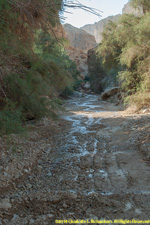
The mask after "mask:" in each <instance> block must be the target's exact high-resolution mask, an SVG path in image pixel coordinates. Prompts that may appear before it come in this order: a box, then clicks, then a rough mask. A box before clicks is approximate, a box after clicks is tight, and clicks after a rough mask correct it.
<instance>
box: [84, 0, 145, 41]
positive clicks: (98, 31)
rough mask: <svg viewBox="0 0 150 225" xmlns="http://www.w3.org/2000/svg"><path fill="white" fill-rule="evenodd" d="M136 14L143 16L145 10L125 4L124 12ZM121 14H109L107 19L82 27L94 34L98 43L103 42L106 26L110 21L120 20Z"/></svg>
mask: <svg viewBox="0 0 150 225" xmlns="http://www.w3.org/2000/svg"><path fill="white" fill-rule="evenodd" d="M125 13H127V14H134V15H135V16H142V15H143V10H142V8H138V9H135V8H133V6H132V5H131V3H130V2H129V3H127V4H125V5H124V7H123V9H122V14H125ZM120 16H121V15H116V16H109V17H107V18H105V19H102V20H100V21H99V22H97V23H94V24H89V25H85V26H83V27H81V29H82V30H84V31H86V32H87V33H89V34H91V35H94V37H95V39H96V41H97V43H101V41H102V32H103V31H104V28H105V26H106V25H107V24H108V22H109V21H113V22H116V21H117V20H119V18H120Z"/></svg>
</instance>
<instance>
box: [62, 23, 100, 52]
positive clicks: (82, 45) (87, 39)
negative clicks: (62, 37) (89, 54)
mask: <svg viewBox="0 0 150 225" xmlns="http://www.w3.org/2000/svg"><path fill="white" fill-rule="evenodd" d="M63 27H64V30H65V32H66V36H67V38H68V40H69V41H70V44H71V46H73V47H74V48H78V49H81V50H85V51H88V50H89V49H91V48H94V47H95V46H96V45H97V43H96V41H95V37H94V36H93V35H90V34H88V33H87V32H85V31H84V30H81V29H78V28H76V27H73V26H72V25H70V24H65V25H64V26H63Z"/></svg>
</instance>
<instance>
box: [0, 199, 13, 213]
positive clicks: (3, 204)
mask: <svg viewBox="0 0 150 225" xmlns="http://www.w3.org/2000/svg"><path fill="white" fill-rule="evenodd" d="M11 207H12V205H11V204H10V200H9V199H8V198H4V199H2V200H0V209H6V210H7V209H10V208H11Z"/></svg>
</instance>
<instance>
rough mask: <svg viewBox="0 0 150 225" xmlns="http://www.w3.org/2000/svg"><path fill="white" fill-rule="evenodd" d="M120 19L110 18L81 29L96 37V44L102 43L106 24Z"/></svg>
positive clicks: (117, 16)
mask: <svg viewBox="0 0 150 225" xmlns="http://www.w3.org/2000/svg"><path fill="white" fill-rule="evenodd" d="M119 18H120V15H116V16H109V17H107V18H105V19H102V20H100V21H99V22H97V23H94V24H88V25H85V26H83V27H81V29H82V30H84V31H86V32H87V33H89V34H91V35H94V37H95V39H96V42H97V43H100V42H101V41H102V32H103V31H104V28H105V26H106V24H108V22H109V21H114V22H115V21H117V20H118V19H119Z"/></svg>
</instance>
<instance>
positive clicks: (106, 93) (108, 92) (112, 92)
mask: <svg viewBox="0 0 150 225" xmlns="http://www.w3.org/2000/svg"><path fill="white" fill-rule="evenodd" d="M118 92H119V88H118V87H112V88H107V89H106V90H105V91H104V92H103V93H102V94H101V98H102V99H103V100H104V101H106V100H107V99H108V98H109V97H111V96H113V95H116V94H117V93H118Z"/></svg>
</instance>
